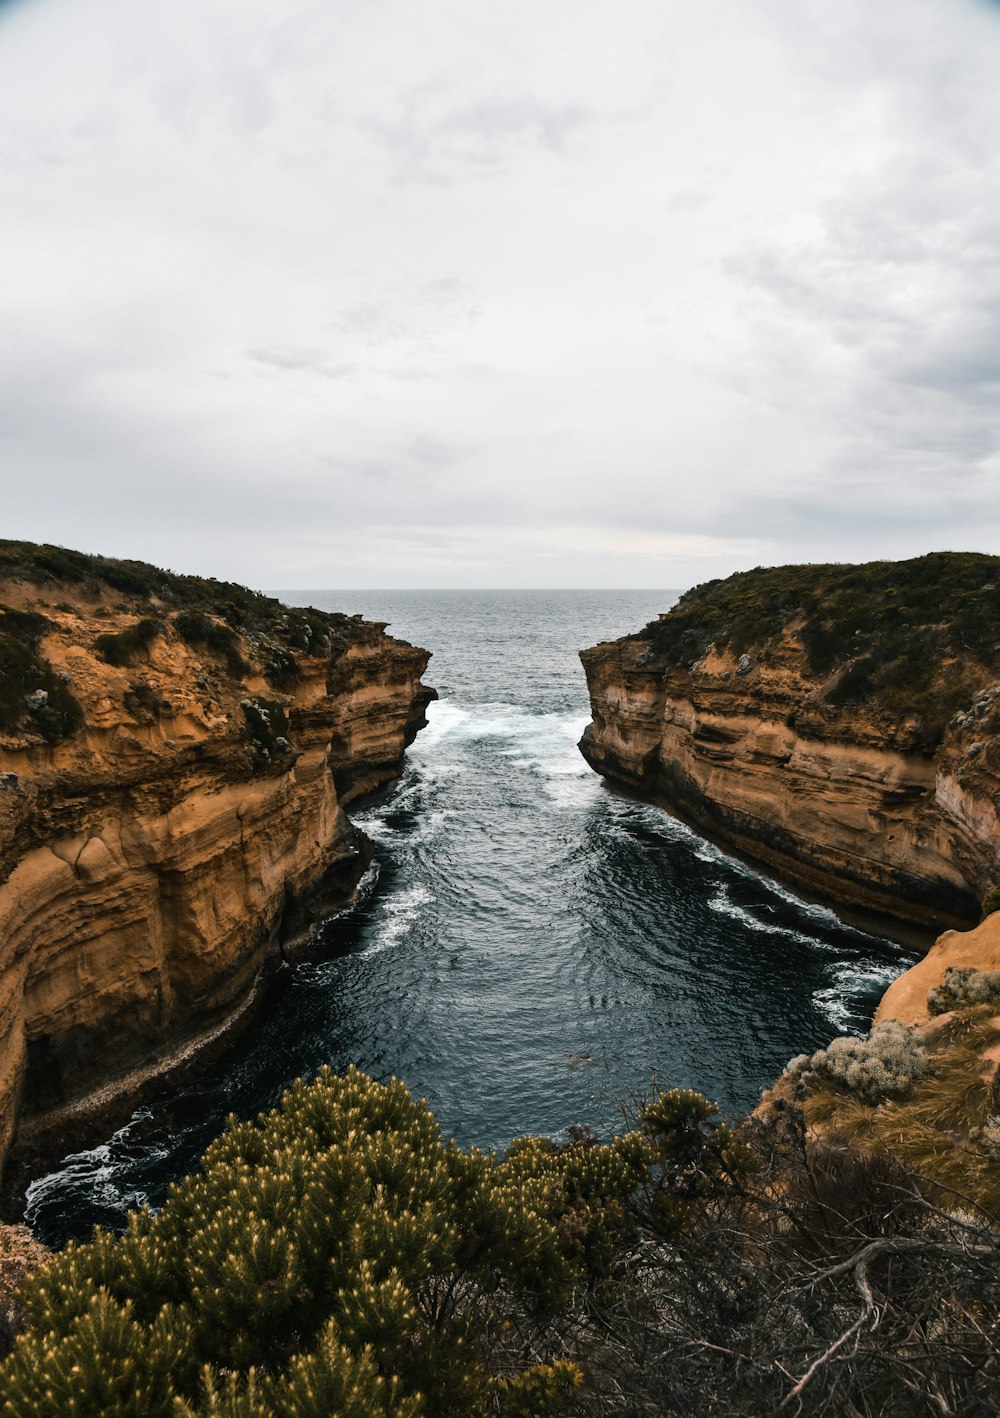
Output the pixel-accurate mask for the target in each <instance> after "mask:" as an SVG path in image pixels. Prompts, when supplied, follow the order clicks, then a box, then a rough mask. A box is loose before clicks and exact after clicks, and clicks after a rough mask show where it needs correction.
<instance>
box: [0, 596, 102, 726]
mask: <svg viewBox="0 0 1000 1418" xmlns="http://www.w3.org/2000/svg"><path fill="white" fill-rule="evenodd" d="M49 627H50V623H49V621H48V620H47V619H46V617H45V616H43V615H39V614H37V613H35V612H32V611H19V610H14V609H12V608H11V607H10V606H0V730H2V731H4V732H7V733H11V732H14V731H15V730H16V729H17V728H18V727H19V726H21V725H22V724H26V725H30V727H31V728H32V729H33V730H35V731H36V732H37V733H40V734H41V735H42V737H43V738H44V739H45V740H46V742H47V743H58V742H59V741H60V740H61V739H64V738H66V737H67V736H68V735H70V734H72V733H75V731H76V730H77V729H78V728H79V727H80V725H81V724H82V723H83V710H82V709H81V708H80V705H79V703H78V702H77V700H76V698H75V697H74V695H73V694H72V692H71V691H70V689H69V688H68V687H67V685H66V682H65V681H64V680H63V679H60V677H59V676H58V675H57V674H56V673H55V671H54V670H53V668H52V666H51V665H50V664H49V662H48V660H46V659H45V658H44V657H43V656H42V655H41V654H40V653H39V650H38V643H39V641H40V640H41V638H42V636H43V635H44V634H45V632H46V631H47V630H48V629H49Z"/></svg>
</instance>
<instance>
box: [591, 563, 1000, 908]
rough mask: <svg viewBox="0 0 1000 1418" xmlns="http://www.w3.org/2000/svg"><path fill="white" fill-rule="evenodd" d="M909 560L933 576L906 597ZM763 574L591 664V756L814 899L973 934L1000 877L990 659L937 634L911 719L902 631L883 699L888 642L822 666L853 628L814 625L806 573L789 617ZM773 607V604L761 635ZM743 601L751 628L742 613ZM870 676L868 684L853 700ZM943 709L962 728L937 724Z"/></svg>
mask: <svg viewBox="0 0 1000 1418" xmlns="http://www.w3.org/2000/svg"><path fill="white" fill-rule="evenodd" d="M922 560H923V561H926V560H928V559H922ZM970 560H971V561H973V563H975V561H976V559H970ZM978 560H981V561H982V562H983V563H986V565H985V566H984V567H983V568H982V569H978V568H977V566H976V565H975V564H974V565H973V566H972V568H971V570H969V569H968V568H965V567H964V563H963V574H965V573H966V571H968V576H971V577H973V578H974V577H975V575H977V574H978V577H979V581H980V582H982V583H984V586H983V593H984V595H985V596H987V597H992V596H993V595H994V592H995V587H994V584H993V583H992V581H990V580H988V579H987V578H988V577H989V576H991V575H992V573H993V568H994V565H995V562H994V559H992V558H985V557H984V558H981V559H978ZM885 565H886V564H880V569H883V568H884V567H885ZM908 565H909V566H914V565H918V564H917V563H909V564H907V563H902V564H900V565H899V566H898V567H897V568H895V569H894V576H893V580H894V581H895V582H897V583H900V584H902V585H903V586H904V588H905V585H906V574H907V573H906V567H907V566H908ZM787 570H789V571H792V572H795V573H808V572H809V571H811V570H815V571H817V572H820V571H824V572H827V573H829V572H830V570H831V569H830V568H789V569H787ZM841 570H842V571H843V573H844V575H845V576H846V574H847V573H849V572H852V571H853V572H855V573H858V572H863V571H865V570H866V568H842V569H841ZM925 571H926V568H925V567H923V566H922V565H921V575H924V574H925ZM764 575H765V573H748V574H747V576H745V577H743V578H731V581H730V582H723V583H720V585H719V588H718V589H717V588H716V587H713V586H709V587H706V588H700V590H699V591H698V592H696V593H689V597H688V598H686V599H685V601H683V602H682V603H681V606H680V607H679V609H678V611H677V612H672V613H671V614H670V615H669V616H667V617H663V618H661V623H660V624H657V623H654V624H653V626H651V627H648V628H647V630H646V631H645V632H643V633H642V634H640V635H635V636H627V637H625V638H623V639H621V640H617V641H614V642H610V643H607V644H603V645H598V646H595V647H594V648H592V649H589V650H585V651H584V652H583V654H582V657H581V658H582V660H583V665H584V669H585V671H586V675H587V681H588V685H589V689H590V698H591V707H592V714H593V722H592V723H591V724H590V725H589V727H588V728H587V730H586V731H585V733H584V736H583V739H582V741H581V744H580V747H581V750H582V752H583V754H584V756H585V757H586V759H587V761H588V762H589V763H590V764H591V766H592V767H593V768H595V769H596V770H597V772H599V773H602V774H604V775H605V776H606V777H607V778H609V779H610V780H612V781H613V782H616V783H618V784H621V785H622V786H625V787H627V788H630V789H632V790H634V791H635V792H637V793H639V794H640V795H642V796H643V797H645V798H648V799H650V800H652V801H654V802H657V803H660V804H662V805H663V806H664V807H666V808H667V809H668V810H669V811H671V812H673V813H675V814H676V815H677V816H679V817H681V818H683V819H684V820H686V821H687V822H689V823H691V824H692V825H693V826H695V827H696V828H697V829H698V830H699V831H701V832H703V833H704V834H705V835H706V836H707V837H709V838H710V839H711V840H713V841H715V842H718V843H720V844H722V845H725V846H727V847H729V848H731V849H733V850H734V851H735V852H737V853H738V854H740V855H742V856H744V857H746V858H747V859H749V860H751V861H753V862H756V863H759V864H760V865H762V866H763V867H764V868H766V869H767V870H769V871H772V872H773V873H775V875H777V876H779V877H781V878H784V879H786V880H788V881H790V882H792V883H794V884H796V885H797V886H798V887H800V888H801V889H803V890H804V891H806V892H807V893H809V894H813V895H815V896H818V897H820V898H821V899H825V900H829V901H832V902H833V903H834V904H836V905H840V906H842V907H843V906H847V907H852V908H855V909H858V910H861V911H864V912H871V913H876V914H877V915H878V916H879V917H882V918H887V919H888V920H890V921H892V922H895V923H897V924H899V925H902V924H904V923H905V924H906V925H913V926H916V927H918V928H919V929H920V930H922V931H926V932H934V933H937V932H938V931H940V930H942V929H944V928H947V927H966V926H969V925H971V924H972V923H974V922H975V921H977V920H978V919H979V916H980V906H981V902H982V901H983V900H984V898H988V897H989V895H990V893H991V891H993V890H995V888H996V885H997V882H998V881H1000V826H998V810H1000V791H998V776H997V775H998V771H1000V737H998V732H1000V684H998V683H997V678H998V676H997V670H996V666H995V664H993V663H991V655H990V653H983V654H977V655H969V656H966V657H965V658H964V660H962V659H960V657H959V656H958V655H956V654H953V653H950V642H949V640H948V637H947V636H945V634H944V631H942V630H940V628H939V627H937V628H936V631H937V639H936V640H934V641H933V642H928V643H933V645H934V646H936V647H937V650H936V653H937V654H938V662H937V663H936V664H933V665H930V666H929V667H926V666H921V667H920V674H921V681H920V683H921V690H920V693H921V698H920V699H919V701H917V700H916V698H915V699H914V704H915V707H914V708H913V709H912V710H910V709H908V707H907V703H906V697H905V686H904V690H903V691H900V690H899V689H898V688H897V687H896V686H897V682H898V681H900V680H901V679H902V677H903V669H905V666H906V663H907V662H906V659H905V654H906V650H905V638H904V639H903V641H902V643H903V647H904V648H903V650H902V651H900V650H899V645H900V632H899V631H898V630H896V629H894V630H893V636H894V640H893V649H892V652H891V653H892V654H894V655H896V659H894V660H893V662H892V664H891V665H890V666H889V670H890V671H891V675H892V676H894V677H895V678H890V677H889V675H888V673H886V674H883V676H882V679H884V680H887V682H890V683H891V684H892V685H893V693H892V695H890V694H889V692H888V691H885V692H884V693H883V691H882V690H881V688H880V685H881V682H882V680H880V678H879V671H878V665H877V663H875V662H876V651H877V649H878V647H879V646H880V645H884V644H885V643H886V642H885V639H884V638H883V639H882V640H879V638H878V635H877V634H876V631H872V632H871V633H870V634H869V636H868V641H869V647H875V648H867V647H866V648H865V649H864V650H855V651H853V653H851V654H850V655H849V656H847V657H846V658H845V657H844V656H843V655H841V656H840V657H839V658H835V659H834V662H833V663H832V664H829V663H828V664H827V665H825V666H824V668H823V670H822V671H818V670H817V669H816V668H815V660H816V659H817V658H819V657H818V655H816V654H815V653H814V654H811V653H810V647H811V646H815V645H816V644H819V643H820V635H821V634H826V635H827V636H828V637H830V638H832V637H833V636H834V632H835V631H837V632H838V633H839V627H837V626H834V628H833V630H831V629H830V625H829V622H823V621H820V623H819V626H818V628H817V619H818V618H819V617H821V616H822V615H823V614H824V611H823V607H822V604H821V605H820V607H819V608H818V609H817V608H816V607H815V606H814V607H813V609H812V611H811V613H810V612H809V611H803V610H802V609H801V608H800V605H797V604H796V601H798V602H800V603H801V601H802V600H803V599H804V596H803V592H802V589H801V577H799V580H798V582H795V583H793V584H795V587H796V594H795V598H794V599H792V598H791V597H789V598H786V599H787V600H791V604H787V603H786V604H785V605H784V606H783V607H782V608H781V609H780V611H779V612H778V613H777V614H775V612H774V610H773V605H774V602H775V600H776V598H777V593H776V592H775V590H774V586H775V585H778V586H779V587H780V586H781V585H782V584H783V583H781V582H780V581H779V582H776V583H775V582H772V583H770V584H769V585H767V588H766V598H765V596H764V592H763V591H762V589H761V586H760V584H759V583H760V580H761V578H762V577H763V576H764ZM773 575H775V576H777V575H778V573H774V574H773ZM755 576H756V577H757V578H758V581H757V582H755V581H754V579H753V578H754V577H755ZM885 579H888V573H885V575H884V576H883V581H884V580H885ZM967 579H968V577H967ZM736 583H739V584H736ZM748 584H749V592H748V590H747V585H748ZM750 593H752V596H751V595H750ZM891 593H892V595H896V594H897V592H896V586H895V585H894V586H893V587H892V588H891ZM903 594H904V593H903V592H899V593H898V595H899V596H900V597H901V596H902V595H903ZM970 594H971V593H970ZM833 595H834V593H832V592H831V593H830V596H831V600H832V599H833ZM875 595H876V592H873V593H872V597H873V598H874V597H875ZM726 596H728V597H729V600H728V601H725V600H724V597H726ZM737 596H738V597H740V598H741V599H740V600H739V601H738V602H737ZM748 598H749V601H750V608H749V610H748V609H747V603H748ZM753 598H756V599H753ZM765 599H766V600H767V603H768V604H769V605H770V606H771V607H772V609H771V611H770V613H769V616H766V617H765V616H763V614H762V618H763V619H764V620H765V622H766V623H765V625H764V627H763V628H762V629H760V630H758V631H756V632H755V628H754V613H755V612H756V611H757V609H758V608H759V605H760V603H761V602H762V601H764V600H765ZM720 602H721V603H722V604H723V605H724V606H726V607H727V610H726V614H719V613H718V606H719V604H720ZM737 603H738V604H739V607H740V615H741V616H742V618H743V619H742V624H741V625H740V627H739V633H737V631H736V629H734V617H733V613H732V612H731V611H730V610H729V609H728V607H731V606H732V605H733V604H737ZM887 604H889V605H892V604H893V603H892V602H891V599H890V600H887ZM990 605H991V606H992V601H990ZM963 606H964V602H963ZM876 609H877V608H876ZM903 610H904V611H906V612H907V613H909V608H908V607H906V606H904V607H903ZM935 613H937V614H939V616H940V618H941V619H943V618H944V616H945V611H944V610H941V611H940V612H935V611H933V610H932V611H930V612H929V614H931V615H933V614H935ZM963 614H966V615H967V617H968V619H969V620H970V623H974V624H976V625H978V622H974V621H973V619H972V616H971V613H968V612H966V611H964V610H963ZM675 617H676V620H675V619H674V618H675ZM873 617H874V612H873ZM879 624H881V623H880V622H879ZM993 625H995V622H992V623H991V626H990V630H989V633H990V634H991V635H994V636H995V634H996V631H995V629H993ZM692 627H693V628H692ZM701 627H705V629H702V630H701V637H700V640H699V636H698V631H699V629H700V628H701ZM866 633H867V632H866ZM855 635H856V636H857V637H859V638H861V637H862V632H861V631H860V630H859V631H856V632H855ZM915 638H916V637H915ZM706 642H707V643H706ZM734 642H735V643H734ZM873 664H875V669H874V670H873V669H872V665H873ZM858 666H862V667H863V668H864V672H865V676H867V679H866V681H865V683H864V684H863V688H862V692H861V693H858V694H851V693H850V692H849V691H850V685H851V683H852V676H853V677H854V679H858V678H860V676H859V675H858V674H857V668H858ZM901 666H902V667H903V668H901ZM942 704H943V705H944V706H945V708H946V714H947V717H946V720H945V723H942V724H939V725H936V726H935V725H934V724H933V719H932V712H934V711H937V712H939V711H940V706H941V705H942ZM956 704H957V705H958V712H957V713H956V712H953V711H954V710H955V707H956ZM928 706H930V708H929V707H928ZM929 725H930V728H929V727H928V726H929ZM890 928H891V927H890Z"/></svg>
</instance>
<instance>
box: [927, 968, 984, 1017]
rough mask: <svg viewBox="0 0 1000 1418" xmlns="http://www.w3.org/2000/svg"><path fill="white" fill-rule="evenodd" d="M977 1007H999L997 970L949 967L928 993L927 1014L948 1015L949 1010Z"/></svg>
mask: <svg viewBox="0 0 1000 1418" xmlns="http://www.w3.org/2000/svg"><path fill="white" fill-rule="evenodd" d="M977 1004H989V1005H996V1006H997V1008H1000V970H971V969H970V970H963V969H962V968H961V967H960V966H958V965H950V966H949V967H948V969H947V970H946V971H945V972H944V979H943V980H942V981H941V983H940V985H935V986H934V988H933V989H931V990H928V992H927V1010H928V1013H930V1014H947V1013H948V1012H949V1011H950V1010H952V1009H968V1008H970V1007H971V1006H973V1005H977Z"/></svg>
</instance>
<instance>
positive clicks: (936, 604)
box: [640, 552, 1000, 750]
mask: <svg viewBox="0 0 1000 1418" xmlns="http://www.w3.org/2000/svg"><path fill="white" fill-rule="evenodd" d="M998 618H1000V559H998V558H997V557H990V556H982V555H978V554H973V553H959V552H935V553H933V554H931V555H929V556H923V557H917V558H914V559H913V560H910V561H900V562H891V561H873V562H869V563H867V564H866V565H862V566H841V565H803V566H781V567H756V568H755V569H754V570H753V571H746V572H739V573H738V574H736V575H735V576H730V577H727V578H726V579H725V580H723V581H720V580H716V581H708V582H706V583H704V584H703V585H701V586H695V587H694V588H693V589H692V590H690V591H688V592H686V593H685V594H684V595H683V596H682V597H681V598H680V600H679V601H678V602H677V604H676V605H675V606H674V608H673V609H672V610H671V611H670V612H669V613H668V614H667V615H666V616H665V617H664V618H663V619H662V620H657V621H654V622H652V624H650V625H648V626H646V627H645V629H644V630H642V631H641V632H640V637H641V638H642V639H644V640H646V641H647V642H648V643H649V647H650V651H649V653H650V656H651V659H652V660H654V661H658V662H659V663H661V664H662V665H663V667H664V668H665V669H670V668H680V667H690V666H692V665H693V664H695V663H696V662H697V661H698V660H699V659H701V657H702V656H703V655H704V654H705V653H706V652H707V651H708V649H709V648H710V647H711V646H712V645H717V646H723V645H728V646H729V647H730V649H731V650H732V651H733V652H734V653H735V654H737V655H740V654H743V653H746V652H749V653H751V654H753V655H755V656H756V655H764V656H766V655H767V654H768V653H769V651H770V650H771V649H772V648H773V646H774V645H775V644H776V643H777V641H778V640H779V639H780V638H781V636H782V634H783V632H784V631H785V630H786V629H787V628H788V627H790V626H794V627H795V631H796V633H797V635H798V636H799V638H800V640H801V643H802V646H803V649H804V652H805V660H806V667H807V668H808V670H809V672H810V673H811V674H813V675H815V676H817V677H821V678H823V679H825V680H826V681H827V682H828V692H827V698H826V702H827V703H829V704H832V705H851V704H858V703H861V702H862V701H870V702H871V703H873V704H876V705H878V706H879V707H880V708H881V709H882V710H883V711H886V712H888V713H890V714H891V715H893V716H894V717H896V718H908V719H911V720H914V721H915V722H916V724H917V730H916V732H917V737H918V741H919V742H920V744H921V745H922V746H923V747H924V748H925V749H927V750H930V749H932V748H933V747H934V746H935V745H936V744H937V743H938V742H939V741H940V739H941V737H942V735H943V733H944V731H945V728H946V727H947V725H948V723H949V721H950V720H951V718H952V717H953V716H954V715H955V713H956V712H958V711H959V710H960V709H962V708H963V707H966V706H968V705H969V704H970V703H971V702H972V700H973V698H974V696H975V694H976V692H977V690H978V689H979V688H980V687H981V685H982V684H983V683H984V682H985V681H986V680H987V679H988V678H989V677H990V674H991V672H992V675H993V677H994V678H995V676H996V671H997V670H998V669H1000V657H998V653H997V636H996V625H997V620H998Z"/></svg>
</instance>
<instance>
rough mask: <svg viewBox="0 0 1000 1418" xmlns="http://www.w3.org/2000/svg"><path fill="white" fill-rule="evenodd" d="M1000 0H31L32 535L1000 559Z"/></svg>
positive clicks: (626, 553) (691, 568)
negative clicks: (974, 553) (946, 552)
mask: <svg viewBox="0 0 1000 1418" xmlns="http://www.w3.org/2000/svg"><path fill="white" fill-rule="evenodd" d="M998 75H1000V4H996V3H989V2H988V0H878V3H877V4H873V3H871V0H837V3H836V4H831V3H830V0H753V3H752V4H748V3H747V0H684V2H683V3H681V0H615V3H614V4H610V3H607V0H600V3H598V0H530V2H529V0H503V3H502V4H490V3H470V0H419V3H416V0H282V3H281V4H264V3H261V0H171V3H170V4H168V5H165V4H163V3H161V0H157V3H153V0H86V3H83V0H7V3H4V0H0V494H2V501H0V506H2V513H3V515H2V518H0V534H2V535H3V536H6V537H18V538H25V539H29V540H33V541H49V542H55V543H58V544H61V545H64V546H71V547H76V548H79V549H82V550H86V551H97V552H103V553H105V554H108V555H115V556H127V557H137V558H141V559H143V560H149V561H154V562H156V563H158V564H160V565H164V566H168V567H171V568H172V569H174V570H177V571H187V572H196V573H199V574H204V575H215V576H219V577H224V578H232V579H236V580H239V581H242V582H245V583H247V584H249V585H252V586H259V587H274V586H281V587H285V588H295V587H303V588H319V587H358V588H364V587H411V586H412V587H420V586H426V587H465V586H482V587H490V586H539V587H555V586H582V587H586V586H591V587H637V588H638V587H651V588H658V587H684V586H688V585H692V584H694V583H696V582H700V581H704V580H706V579H708V578H710V577H714V576H723V575H728V574H729V573H730V572H733V571H737V570H742V569H745V568H747V567H751V566H756V565H773V564H778V563H783V562H790V561H858V560H867V559H872V558H881V557H904V556H913V555H919V554H921V553H923V552H927V551H933V550H941V549H969V550H980V551H991V552H997V551H1000V496H998V493H1000V82H998V78H997V76H998Z"/></svg>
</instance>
